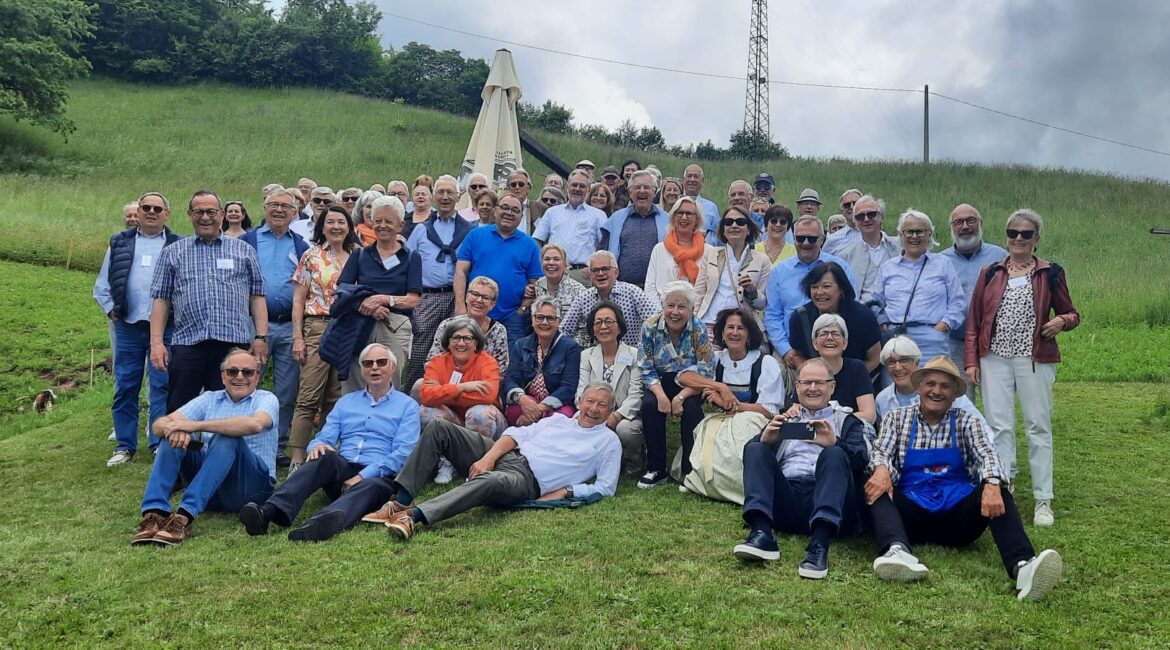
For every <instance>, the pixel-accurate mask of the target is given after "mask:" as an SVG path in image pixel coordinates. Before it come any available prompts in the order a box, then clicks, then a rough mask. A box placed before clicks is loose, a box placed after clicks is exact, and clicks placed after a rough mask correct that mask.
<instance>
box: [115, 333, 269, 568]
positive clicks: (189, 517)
mask: <svg viewBox="0 0 1170 650" xmlns="http://www.w3.org/2000/svg"><path fill="white" fill-rule="evenodd" d="M258 367H259V363H258V362H257V360H256V357H254V356H252V354H251V353H249V352H248V351H247V350H241V349H235V350H232V351H231V352H228V355H227V356H226V357H225V358H224V360H223V362H222V363H221V364H220V372H221V373H222V375H223V377H222V379H223V384H224V389H223V390H212V391H207V392H205V393H203V394H201V395H199V396H198V397H196V398H195V399H193V400H191V401H190V402H188V403H186V404H184V405H183V406H182V407H180V408H179V410H177V411H175V412H174V413H171V414H170V415H164V416H163V417H161V418H159V419H157V420H155V422H154V432H155V434H156V435H158V437H159V438H160V441H159V445H158V455H157V456H156V457H155V459H154V467H153V468H152V469H151V470H150V478H149V479H147V481H146V493H145V494H144V495H143V497H142V522H141V523H140V524H139V526H138V533H137V534H135V535H134V537H133V538H131V540H130V543H131V544H132V545H141V544H158V545H163V546H174V545H177V544H181V543H182V542H183V540H185V539H186V538H188V537H190V536H191V534H192V533H191V522H193V521H194V520H195V518H196V517H198V516H199V515H200V514H201V513H203V511H204V510H215V511H219V512H237V511H239V509H240V508H241V507H242V506H243V505H244V504H245V503H247V502H249V501H254V500H256V499H261V500H263V499H266V498H268V495H269V494H272V488H273V486H275V485H276V440H277V433H276V423H277V420H278V418H279V412H280V405H279V404H278V403H277V401H276V396H275V395H273V394H272V393H270V392H268V391H266V390H256V384H258V383H259V382H260V373H259V372H258V371H257V368H258ZM198 432H202V435H201V437H200V436H199V435H198ZM193 434H195V435H194V436H193ZM179 482H181V484H182V485H183V486H185V487H186V491H185V492H184V493H183V499H182V501H181V502H180V504H179V509H178V510H176V511H174V513H173V514H172V512H171V492H172V490H173V488H174V487H175V485H176V484H177V483H179Z"/></svg>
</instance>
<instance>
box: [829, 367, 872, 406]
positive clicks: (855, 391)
mask: <svg viewBox="0 0 1170 650" xmlns="http://www.w3.org/2000/svg"><path fill="white" fill-rule="evenodd" d="M842 361H844V362H845V365H843V366H841V372H838V373H837V374H836V375H834V376H833V379H836V380H837V385H836V387H835V388H834V389H833V400H834V401H836V402H837V403H838V404H840V405H841V406H848V407H849V408H851V409H853V410H854V411H856V410H857V398H858V397H860V396H861V395H873V383H872V382H870V380H869V373H868V372H867V371H866V370H865V364H864V363H862V362H860V361H858V360H857V359H842Z"/></svg>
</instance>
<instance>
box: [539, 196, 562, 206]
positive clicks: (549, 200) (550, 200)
mask: <svg viewBox="0 0 1170 650" xmlns="http://www.w3.org/2000/svg"><path fill="white" fill-rule="evenodd" d="M540 202H541V203H543V204H545V205H550V206H551V205H556V204H558V203H560V201H558V200H556V199H554V198H553V197H551V196H546V197H544V198H543V199H541V200H540Z"/></svg>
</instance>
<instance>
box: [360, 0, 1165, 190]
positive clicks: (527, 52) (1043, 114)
mask: <svg viewBox="0 0 1170 650" xmlns="http://www.w3.org/2000/svg"><path fill="white" fill-rule="evenodd" d="M375 4H377V5H378V7H379V9H381V10H382V12H383V13H384V14H385V15H384V17H383V19H382V23H381V26H380V28H379V31H380V35H381V37H382V40H383V43H384V44H385V45H386V46H389V47H395V48H399V47H401V46H403V45H405V44H406V43H409V42H410V41H417V42H419V43H425V44H427V45H430V46H431V47H433V48H436V49H457V50H460V51H461V52H462V53H463V54H464V56H473V57H479V58H483V59H484V60H486V61H487V62H488V63H489V64H490V63H491V60H492V58H493V55H494V52H495V50H496V49H497V48H498V47H508V49H510V50H511V51H512V54H513V57H514V59H515V62H516V68H517V71H518V73H519V75H520V80H521V83H522V84H523V86H524V100H525V101H529V102H532V103H535V104H541V103H543V102H544V101H545V100H547V99H551V100H553V101H555V102H557V103H559V104H563V105H565V106H568V107H569V108H571V109H572V110H573V113H574V116H575V120H574V121H575V122H576V123H577V124H584V123H594V124H602V125H604V126H606V127H610V128H612V127H616V126H617V125H618V124H620V123H621V122H622V120H625V119H630V120H633V121H634V122H636V123H639V124H653V125H655V126H657V127H658V128H659V129H660V130H661V131H662V133H663V135H664V136H665V138H666V141H667V142H668V143H670V144H680V143H694V142H702V141H705V140H707V139H711V140H713V141H715V143H717V144H719V145H721V146H726V144H727V140H728V136H729V135H730V134H731V133H732V132H733V131H735V130H736V129H738V128H740V127H741V126H742V125H743V107H744V94H745V82H744V81H742V77H743V75H744V74H745V72H746V68H747V48H748V29H749V23H750V20H749V16H750V7H751V2H750V1H749V0H718V1H709V2H704V1H700V0H643V1H642V2H636V3H630V2H611V1H610V0H598V1H596V2H591V3H565V2H552V1H549V0H503V1H498V2H493V3H480V2H475V3H473V2H456V1H452V0H431V1H430V2H427V3H421V2H415V3H406V2H401V1H400V0H399V1H392V0H376V2H375ZM769 4H770V7H769V14H770V16H769V37H770V47H769V61H770V69H771V70H770V72H771V78H772V79H773V80H775V81H796V82H811V83H825V84H837V85H862V86H881V87H895V88H914V89H919V90H920V89H921V88H922V86H923V84H930V88H931V90H932V91H934V92H937V93H942V94H944V95H949V96H952V97H956V98H960V99H964V100H967V101H970V102H974V103H976V104H981V105H983V106H987V107H990V108H994V109H998V110H1001V111H1005V112H1008V113H1013V114H1016V115H1020V116H1024V117H1028V118H1031V119H1034V120H1037V121H1041V122H1047V123H1049V124H1054V125H1057V126H1061V127H1064V128H1067V129H1072V130H1076V131H1082V132H1086V133H1090V134H1093V135H1098V136H1101V137H1105V138H1109V139H1113V140H1119V141H1122V142H1127V143H1130V144H1135V145H1139V146H1143V147H1147V148H1150V149H1156V150H1159V151H1164V152H1170V74H1168V72H1170V34H1168V33H1167V29H1168V26H1170V2H1166V1H1165V0H1114V1H1113V2H1104V1H1098V0H1063V1H1058V0H1048V1H1044V0H1037V1H1028V0H978V1H973V0H960V1H958V2H954V1H950V2H942V1H939V0H923V1H919V2H906V1H905V0H821V1H817V0H772V1H771V2H770V3H769ZM392 13H393V14H400V15H403V16H407V17H411V18H417V19H419V20H424V21H427V22H432V23H439V24H443V25H445V26H447V27H450V28H453V29H459V30H463V31H467V32H473V33H477V34H484V35H488V36H492V37H494V38H498V39H507V40H510V41H516V42H519V43H524V44H529V45H535V46H540V47H546V48H551V49H556V50H562V51H565V52H573V53H581V54H587V55H590V56H597V57H603V58H608V59H614V60H618V61H632V62H637V63H641V64H645V65H651V66H659V67H668V68H678V69H684V70H693V71H699V72H707V73H714V74H723V75H735V76H738V77H740V80H730V79H713V78H704V77H696V76H691V75H682V74H676V73H670V72H659V71H650V70H640V69H635V68H631V67H627V66H622V65H615V64H611V63H602V62H596V61H589V60H585V59H580V58H575V57H570V56H563V55H559V54H552V53H548V52H540V51H536V50H533V49H529V48H525V47H518V46H510V45H504V44H502V43H500V42H499V41H497V40H490V39H483V38H475V37H471V36H466V35H462V34H456V33H453V32H450V31H444V30H440V29H436V28H433V27H428V26H425V25H420V24H418V23H413V22H408V21H404V20H400V19H398V18H395V17H393V16H391V15H389V14H392ZM770 95H771V122H772V124H771V127H772V137H773V139H775V140H778V141H779V142H781V143H782V144H784V145H785V146H786V147H788V149H789V150H790V151H791V152H792V153H793V154H795V155H798V156H811V157H848V158H867V159H868V158H880V159H921V157H922V110H923V106H922V103H923V102H922V93H921V92H917V93H887V92H871V91H857V90H838V89H824V88H807V87H798V86H788V85H775V84H773V85H771V86H770ZM930 125H931V129H930V146H931V157H932V159H935V160H938V159H953V160H961V161H979V162H996V163H1019V164H1028V165H1038V166H1056V167H1076V168H1083V169H1093V170H1102V171H1107V172H1112V173H1115V174H1121V175H1129V176H1141V177H1154V178H1158V179H1162V180H1166V179H1170V156H1164V155H1159V154H1155V153H1147V152H1144V151H1137V150H1134V149H1129V148H1126V147H1121V146H1117V145H1113V144H1108V143H1104V142H1099V141H1095V140H1090V139H1087V138H1083V137H1079V136H1075V135H1071V134H1067V133H1062V132H1060V131H1056V130H1053V129H1047V128H1043V127H1039V126H1035V125H1032V124H1026V123H1023V122H1019V121H1017V120H1013V119H1009V118H1005V117H1002V116H999V115H994V114H991V113H988V112H985V111H981V110H978V109H975V108H971V107H968V106H964V105H961V104H956V103H954V102H951V101H947V100H944V99H941V98H938V97H931V101H930Z"/></svg>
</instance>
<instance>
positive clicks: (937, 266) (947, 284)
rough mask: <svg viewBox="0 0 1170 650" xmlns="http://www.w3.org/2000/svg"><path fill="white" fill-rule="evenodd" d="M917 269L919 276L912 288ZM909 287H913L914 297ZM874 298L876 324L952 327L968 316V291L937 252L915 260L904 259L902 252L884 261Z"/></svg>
mask: <svg viewBox="0 0 1170 650" xmlns="http://www.w3.org/2000/svg"><path fill="white" fill-rule="evenodd" d="M924 264H925V266H923V265H924ZM919 270H921V271H922V277H921V279H918V286H917V288H915V286H914V281H915V279H916V278H918V273H919ZM911 289H914V299H913V300H911V299H910V292H911ZM873 299H874V300H876V301H877V302H878V304H879V305H880V308H881V311H880V312H879V313H878V323H882V324H885V323H896V324H902V323H921V324H923V325H934V324H936V323H946V324H947V326H948V327H950V328H951V329H958V328H959V327H961V326H962V325H963V322H964V321H965V320H966V318H967V293H966V292H965V291H963V285H962V284H961V283H960V282H959V274H958V273H956V272H955V267H953V266H951V261H950V260H949V259H947V258H946V257H943V256H942V255H939V254H937V253H925V254H923V256H922V257H921V258H919V259H918V261H916V262H911V261H909V260H907V259H906V257H905V255H904V254H903V256H901V257H897V258H894V259H891V260H886V262H885V263H884V264H882V266H881V268H880V269H878V277H877V282H875V283H874V286H873ZM907 305H909V307H910V309H909V310H908V311H907V309H906V307H907Z"/></svg>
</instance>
